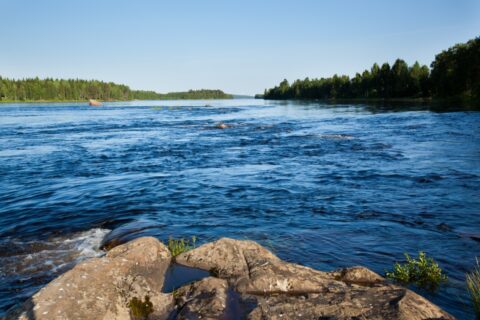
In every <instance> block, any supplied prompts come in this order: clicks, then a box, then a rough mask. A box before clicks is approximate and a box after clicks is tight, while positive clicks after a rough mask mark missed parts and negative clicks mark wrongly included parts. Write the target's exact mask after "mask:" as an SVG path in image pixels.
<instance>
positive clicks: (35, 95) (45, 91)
mask: <svg viewBox="0 0 480 320" xmlns="http://www.w3.org/2000/svg"><path fill="white" fill-rule="evenodd" d="M231 98H233V96H232V95H229V94H226V93H224V92H223V91H221V90H206V89H202V90H190V91H186V92H170V93H165V94H161V93H157V92H154V91H143V90H132V89H130V88H129V87H128V86H126V85H122V84H116V83H113V82H103V81H97V80H79V79H69V80H61V79H51V78H47V79H39V78H31V79H21V80H14V79H8V78H2V77H1V76H0V101H3V102H12V101H86V100H88V99H97V100H101V101H115V100H168V99H231Z"/></svg>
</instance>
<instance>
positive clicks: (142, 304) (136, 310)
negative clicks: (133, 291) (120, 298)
mask: <svg viewBox="0 0 480 320" xmlns="http://www.w3.org/2000/svg"><path fill="white" fill-rule="evenodd" d="M128 307H129V308H130V315H131V316H132V319H133V320H147V319H148V316H149V315H150V314H151V313H152V312H153V304H152V302H151V301H150V297H149V296H145V301H142V300H141V299H138V298H137V297H133V298H132V299H131V300H130V302H129V303H128Z"/></svg>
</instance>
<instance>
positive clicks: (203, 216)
mask: <svg viewBox="0 0 480 320" xmlns="http://www.w3.org/2000/svg"><path fill="white" fill-rule="evenodd" d="M206 104H208V105H209V106H205V105H206ZM219 123H225V124H226V125H227V126H228V128H226V129H217V128H216V125H217V124H219ZM109 232H113V233H110V234H109ZM108 234H109V235H108ZM106 235H108V236H107V237H109V238H110V239H111V238H116V239H120V240H121V241H126V240H128V239H132V238H135V237H139V236H143V235H153V236H156V237H158V238H159V239H161V240H167V239H168V238H169V237H170V236H173V237H190V236H196V237H197V238H198V241H199V242H200V243H202V242H207V241H211V240H213V239H218V238H219V237H224V236H228V237H233V238H238V239H251V240H256V241H259V242H260V243H261V244H263V245H265V246H267V247H268V248H269V249H271V250H272V251H274V252H275V253H276V254H277V255H278V256H280V257H281V258H283V259H285V260H288V261H292V262H297V263H301V264H305V265H307V266H311V267H314V268H318V269H321V270H332V269H335V268H338V267H345V266H353V265H364V266H367V267H369V268H371V269H373V270H374V271H376V272H378V273H381V274H383V273H384V272H385V270H386V269H389V268H391V267H392V265H393V263H394V262H395V261H398V260H402V259H403V253H404V252H408V253H410V254H412V255H416V254H417V253H418V251H420V250H423V251H425V252H427V254H428V255H430V256H432V257H434V258H435V259H436V260H437V261H438V262H439V264H440V266H441V267H442V268H443V269H444V270H445V271H446V272H447V275H448V276H449V282H448V283H447V284H446V285H445V286H443V287H442V288H441V289H440V290H439V291H438V292H436V293H429V292H424V291H422V290H419V289H417V288H415V287H412V289H414V290H416V291H417V292H419V293H421V294H422V295H425V296H426V297H427V298H428V299H431V300H432V301H433V302H435V303H436V304H438V305H440V306H441V307H442V308H444V309H446V310H447V311H449V312H450V313H452V314H453V315H455V316H456V317H458V318H460V319H473V315H472V308H471V306H470V305H469V298H468V294H467V292H466V289H465V272H468V271H470V270H471V269H472V268H473V266H474V265H475V257H476V256H480V112H473V111H470V112H466V111H456V112H444V113H439V112H433V111H429V110H428V108H424V107H420V106H419V107H415V106H413V107H412V106H410V107H408V108H402V107H400V108H399V106H395V107H393V106H392V107H389V106H382V107H375V106H367V105H348V104H345V105H324V104H321V103H296V102H275V101H263V100H248V99H246V100H225V101H169V102H165V101H142V102H126V103H111V104H107V105H106V106H104V107H101V108H94V107H88V106H85V105H81V104H2V105H0V316H1V315H2V314H3V313H4V312H5V310H7V309H8V308H10V307H12V306H13V305H15V304H17V303H20V302H22V301H23V300H25V299H26V298H28V297H29V296H31V295H32V294H33V293H34V292H35V291H37V290H38V289H39V288H41V286H43V285H45V284H46V283H47V282H48V281H50V280H51V279H52V278H53V277H54V276H56V275H58V274H60V273H62V272H64V271H65V270H68V269H69V268H71V267H72V266H73V265H74V264H75V263H76V262H78V261H80V260H82V259H85V258H87V257H93V256H98V255H101V254H102V251H101V250H99V246H100V243H101V242H102V240H103V239H104V237H105V236H106Z"/></svg>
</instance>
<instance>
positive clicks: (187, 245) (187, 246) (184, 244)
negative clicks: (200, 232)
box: [167, 236, 197, 257]
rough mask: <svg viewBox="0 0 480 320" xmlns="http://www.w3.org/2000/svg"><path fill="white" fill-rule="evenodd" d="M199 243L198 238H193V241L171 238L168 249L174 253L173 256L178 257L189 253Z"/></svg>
mask: <svg viewBox="0 0 480 320" xmlns="http://www.w3.org/2000/svg"><path fill="white" fill-rule="evenodd" d="M196 241H197V237H195V236H192V239H191V240H190V239H184V238H181V239H174V238H171V237H170V238H169V239H168V243H167V247H168V249H169V250H170V252H171V253H172V256H174V257H176V256H178V255H179V254H181V253H184V252H187V251H189V250H192V249H194V248H195V242H196Z"/></svg>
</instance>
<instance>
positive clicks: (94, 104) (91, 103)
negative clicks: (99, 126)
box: [88, 99, 102, 107]
mask: <svg viewBox="0 0 480 320" xmlns="http://www.w3.org/2000/svg"><path fill="white" fill-rule="evenodd" d="M88 105H89V106H92V107H101V106H102V103H101V102H100V101H98V100H95V99H90V100H88Z"/></svg>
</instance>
